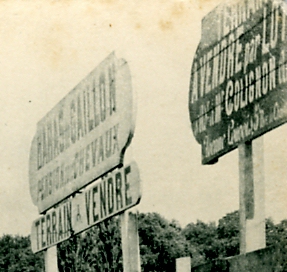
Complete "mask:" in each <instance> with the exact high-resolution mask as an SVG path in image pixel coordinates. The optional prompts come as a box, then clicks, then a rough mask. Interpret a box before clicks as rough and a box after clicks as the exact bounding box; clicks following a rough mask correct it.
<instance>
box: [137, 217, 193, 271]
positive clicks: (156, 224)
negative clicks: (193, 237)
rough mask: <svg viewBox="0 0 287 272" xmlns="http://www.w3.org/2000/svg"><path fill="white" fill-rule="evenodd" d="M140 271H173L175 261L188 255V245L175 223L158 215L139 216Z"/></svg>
mask: <svg viewBox="0 0 287 272" xmlns="http://www.w3.org/2000/svg"><path fill="white" fill-rule="evenodd" d="M139 239H140V254H141V262H142V263H141V267H142V271H143V272H146V271H149V272H160V271H166V272H168V271H175V259H176V258H179V257H183V256H187V254H188V244H187V243H186V240H185V238H184V237H183V236H182V235H181V227H180V226H179V224H178V223H177V222H176V221H174V220H173V221H172V222H169V221H168V220H166V219H164V218H163V217H162V216H160V215H159V214H158V213H147V214H144V213H140V214H139Z"/></svg>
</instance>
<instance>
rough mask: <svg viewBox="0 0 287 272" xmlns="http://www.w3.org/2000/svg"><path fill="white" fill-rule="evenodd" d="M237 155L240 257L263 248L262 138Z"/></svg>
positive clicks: (245, 145) (249, 144)
mask: <svg viewBox="0 0 287 272" xmlns="http://www.w3.org/2000/svg"><path fill="white" fill-rule="evenodd" d="M238 151H239V217H240V254H245V253H248V252H251V251H254V250H257V249H260V248H264V247H265V246H266V241H265V240H266V238H265V212H264V209H265V208H264V202H265V201H264V199H265V196H264V159H263V137H260V138H258V139H256V140H254V141H252V142H251V141H250V142H246V143H242V144H240V145H239V146H238Z"/></svg>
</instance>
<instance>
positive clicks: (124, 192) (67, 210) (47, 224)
mask: <svg viewBox="0 0 287 272" xmlns="http://www.w3.org/2000/svg"><path fill="white" fill-rule="evenodd" d="M140 198H141V185H140V176H139V169H138V167H137V164H136V163H135V162H132V163H131V164H129V165H127V166H125V167H122V168H120V169H116V170H114V171H112V172H111V173H109V174H107V175H106V176H104V177H103V178H101V179H99V180H97V181H96V182H95V184H93V185H92V186H90V188H87V189H85V190H84V191H82V192H81V193H79V194H76V195H75V197H73V198H70V199H68V200H66V201H65V202H63V203H61V204H59V206H58V207H56V208H54V209H52V210H50V211H48V212H47V213H46V214H45V215H43V216H41V217H39V218H38V219H36V220H35V221H33V223H32V228H31V238H30V239H31V247H32V251H33V252H34V253H35V252H39V251H41V250H44V249H46V248H48V247H51V246H53V245H56V244H58V243H60V242H62V241H64V240H67V239H68V238H70V237H71V236H72V235H74V234H78V233H80V232H82V231H84V230H86V229H88V228H90V227H92V226H94V225H96V224H98V223H100V222H101V221H103V220H105V219H108V218H110V217H112V216H114V215H116V214H118V213H121V212H123V211H125V210H127V209H129V208H131V207H133V206H135V205H137V204H138V203H139V201H140Z"/></svg>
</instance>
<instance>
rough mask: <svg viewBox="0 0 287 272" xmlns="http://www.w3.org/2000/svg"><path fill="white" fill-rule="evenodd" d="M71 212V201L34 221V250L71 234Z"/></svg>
mask: <svg viewBox="0 0 287 272" xmlns="http://www.w3.org/2000/svg"><path fill="white" fill-rule="evenodd" d="M71 213H72V209H71V202H67V203H66V204H64V205H63V206H60V207H59V208H57V209H54V210H52V211H50V212H48V213H47V214H45V215H44V216H42V217H41V218H40V219H39V220H36V221H34V223H33V225H34V226H33V228H34V230H35V232H36V234H35V239H36V243H35V244H36V248H35V251H39V250H42V249H44V248H47V247H49V246H51V245H54V244H57V243H59V242H61V241H63V240H65V239H67V238H68V237H70V236H71V218H72V214H71Z"/></svg>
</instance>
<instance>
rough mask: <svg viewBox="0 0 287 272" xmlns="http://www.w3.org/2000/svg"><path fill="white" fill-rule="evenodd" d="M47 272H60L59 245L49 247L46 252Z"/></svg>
mask: <svg viewBox="0 0 287 272" xmlns="http://www.w3.org/2000/svg"><path fill="white" fill-rule="evenodd" d="M44 258H45V272H58V271H59V270H58V259H57V246H53V247H50V248H47V250H46V251H45V253H44Z"/></svg>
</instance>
